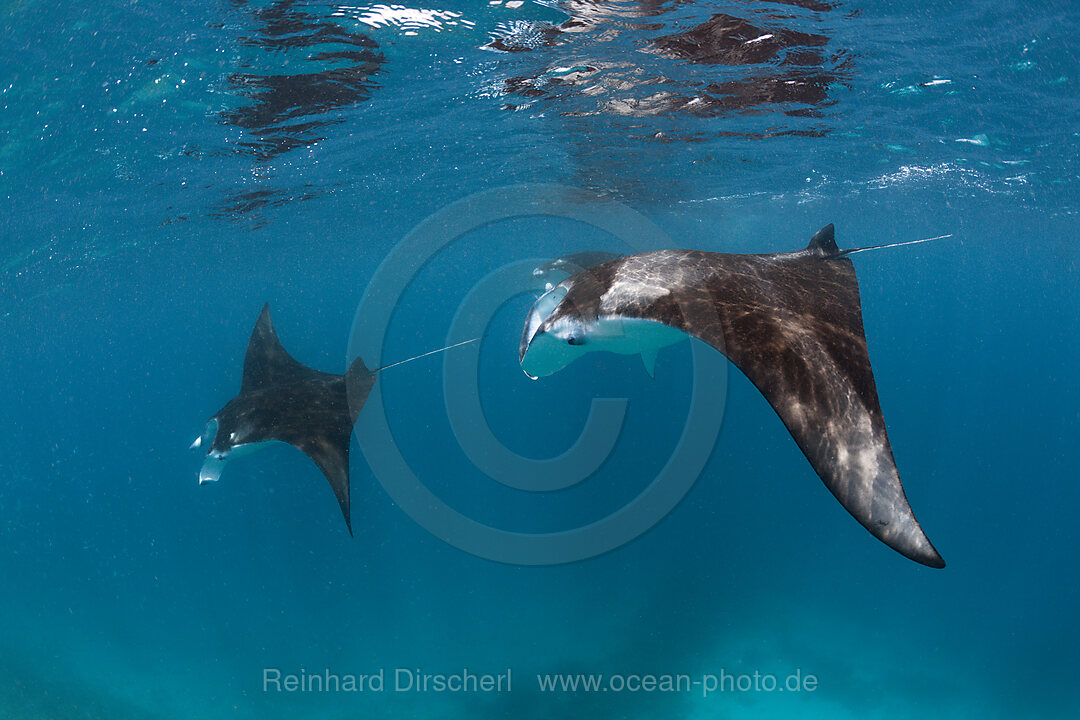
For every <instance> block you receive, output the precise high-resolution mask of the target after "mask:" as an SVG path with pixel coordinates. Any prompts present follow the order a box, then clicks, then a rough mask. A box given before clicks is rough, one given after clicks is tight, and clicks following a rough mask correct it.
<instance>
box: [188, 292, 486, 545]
mask: <svg viewBox="0 0 1080 720" xmlns="http://www.w3.org/2000/svg"><path fill="white" fill-rule="evenodd" d="M477 339H478V338H474V339H472V340H466V341H464V342H461V343H457V344H454V345H450V346H448V347H444V348H439V349H438V350H432V351H430V352H426V353H423V354H421V355H417V356H416V357H411V358H409V359H407V360H400V361H398V362H395V363H391V364H389V365H384V366H382V367H380V368H376V369H374V370H369V369H368V367H367V366H366V365H365V364H364V361H363V360H362V359H361V358H359V357H358V358H356V359H355V360H353V362H352V364H351V365H350V366H349V369H348V370H347V371H346V372H345V374H344V375H333V374H331V373H325V372H320V371H318V370H314V369H312V368H309V367H307V366H306V365H304V364H302V363H300V362H298V361H297V360H295V359H293V357H292V356H291V355H289V353H288V352H286V350H285V348H284V346H282V344H281V341H280V340H278V336H277V333H275V332H274V326H273V324H272V323H271V321H270V305H269V303H267V304H265V305H263V309H262V312H261V313H260V314H259V319H258V321H257V322H256V323H255V329H254V330H252V331H251V339H250V340H249V341H248V346H247V353H246V355H245V356H244V375H243V379H242V381H241V384H240V394H239V395H237V396H236V397H234V398H233V399H232V400H230V401H229V402H228V403H227V404H226V405H225V407H223V408H222V409H221V410H219V411H218V412H217V413H216V414H215V415H214V416H213V417H212V418H210V420H209V421H208V422H207V423H206V427H205V429H204V430H203V434H202V435H200V436H199V437H197V438H196V439H195V442H193V443H192V444H191V448H192V449H196V448H200V449H202V448H204V449H205V452H206V459H205V460H204V461H203V466H202V470H201V471H200V472H199V484H200V485H202V484H204V483H208V482H216V481H217V480H218V479H219V478H220V476H221V471H222V468H223V467H224V466H225V463H226V461H227V460H230V459H232V458H234V457H238V456H240V455H243V454H246V453H248V452H250V451H252V450H255V449H258V448H260V447H263V446H265V445H266V444H268V443H271V442H283V443H286V444H288V445H292V446H293V447H295V448H297V449H298V450H301V451H302V452H303V453H304V454H305V455H307V456H308V457H309V458H311V459H312V460H313V461H314V462H315V464H316V465H318V466H319V469H320V470H322V472H323V474H324V475H325V476H326V479H327V480H328V481H329V482H330V487H331V488H332V489H333V491H334V496H335V497H337V501H338V504H339V505H340V506H341V514H342V515H344V516H345V526H346V527H347V528H348V530H349V535H350V536H351V535H352V518H351V513H350V507H349V442H350V440H351V439H352V428H353V425H354V424H356V418H357V417H358V416H359V413H360V410H361V409H362V408H363V407H364V403H366V402H367V398H368V395H369V394H370V393H371V388H372V387H373V386H374V385H375V376H376V373H379V372H381V371H383V370H386V369H388V368H391V367H396V366H398V365H403V364H404V363H407V362H412V361H413V360H417V359H419V358H422V357H427V356H428V355H432V354H434V353H438V352H443V351H444V350H449V349H451V348H455V347H458V346H460V345H465V344H467V343H471V342H476V340H477Z"/></svg>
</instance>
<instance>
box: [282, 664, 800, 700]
mask: <svg viewBox="0 0 1080 720" xmlns="http://www.w3.org/2000/svg"><path fill="white" fill-rule="evenodd" d="M536 682H537V689H539V691H540V692H541V693H593V692H609V691H610V692H615V693H652V692H660V693H666V692H674V693H679V692H699V693H701V696H702V697H708V696H709V695H712V694H713V693H725V692H727V693H734V692H739V693H746V692H765V693H772V692H814V691H815V690H817V689H818V678H817V676H816V675H813V674H811V673H804V672H803V671H802V670H801V669H799V670H796V671H795V672H793V673H790V674H788V675H786V676H777V675H773V674H772V673H762V672H759V671H757V670H755V671H753V672H752V673H730V672H727V671H726V670H724V669H721V670H720V672H719V673H703V674H699V675H694V676H692V675H689V674H685V673H680V674H665V673H657V674H652V673H644V674H639V673H628V674H622V673H616V674H612V675H603V674H580V673H575V674H561V673H554V674H547V675H537V676H536ZM262 689H263V692H265V693H271V692H273V693H282V692H284V693H338V692H344V693H382V692H397V693H445V692H449V693H508V692H512V691H513V671H512V669H511V668H506V670H505V671H503V672H494V673H493V672H487V673H478V672H473V671H471V670H469V669H468V668H463V669H461V670H455V671H453V672H436V673H430V672H424V671H423V670H421V669H419V668H415V669H414V668H400V667H399V668H394V669H392V670H388V669H386V668H379V669H377V670H374V671H372V672H370V673H367V674H353V673H340V674H339V673H335V672H332V671H331V670H330V669H329V668H326V669H324V670H323V671H322V672H311V671H308V670H305V669H304V668H300V669H299V670H297V671H294V672H288V673H286V672H283V671H282V670H281V669H279V668H263V675H262Z"/></svg>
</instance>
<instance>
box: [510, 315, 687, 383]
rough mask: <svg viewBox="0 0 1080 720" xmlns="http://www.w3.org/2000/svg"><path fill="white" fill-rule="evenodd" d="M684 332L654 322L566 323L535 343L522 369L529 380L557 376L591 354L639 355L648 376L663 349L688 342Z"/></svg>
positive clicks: (611, 319) (618, 319)
mask: <svg viewBox="0 0 1080 720" xmlns="http://www.w3.org/2000/svg"><path fill="white" fill-rule="evenodd" d="M686 337H687V336H686V334H685V333H683V332H682V331H681V330H676V329H675V328H672V327H668V326H667V325H664V324H662V323H658V322H654V321H652V320H641V319H638V318H623V317H616V316H611V317H604V318H601V319H600V320H598V321H596V322H594V323H590V324H588V325H574V324H572V323H567V324H566V325H565V326H563V327H558V328H552V331H551V332H547V333H544V334H541V335H539V336H537V337H535V338H534V339H533V341H532V342H531V343H530V344H529V347H528V349H527V350H526V351H525V355H524V357H522V358H521V369H522V370H524V371H525V372H526V373H527V374H528V375H529V376H530V377H534V378H536V377H543V376H545V375H551V374H552V373H555V372H558V371H559V370H561V369H563V368H564V367H566V366H567V365H569V364H570V363H571V362H573V361H574V360H576V359H578V358H579V357H581V356H583V355H586V354H588V353H591V352H613V353H618V354H620V355H638V354H640V355H641V357H642V361H643V362H644V363H645V369H646V370H648V372H649V374H650V375H652V373H653V364H654V363H655V360H656V354H657V352H658V351H659V350H660V348H663V347H667V346H668V345H674V344H675V343H677V342H679V341H680V340H685V339H686Z"/></svg>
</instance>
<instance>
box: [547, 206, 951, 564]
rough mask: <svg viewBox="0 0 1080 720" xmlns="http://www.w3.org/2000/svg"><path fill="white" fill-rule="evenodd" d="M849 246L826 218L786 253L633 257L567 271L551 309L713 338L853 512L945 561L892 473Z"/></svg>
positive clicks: (903, 543) (919, 553)
mask: <svg viewBox="0 0 1080 720" xmlns="http://www.w3.org/2000/svg"><path fill="white" fill-rule="evenodd" d="M850 252H852V251H844V250H840V249H838V248H837V245H836V242H835V239H834V231H833V226H832V225H829V226H827V227H825V228H824V229H822V230H821V232H819V233H818V234H817V235H815V236H814V238H813V239H812V240H811V241H810V244H809V245H808V246H807V247H806V248H805V249H803V250H800V251H796V252H791V253H779V254H772V255H745V254H724V253H712V252H705V251H699V250H661V251H656V252H648V253H642V254H639V255H631V256H629V257H625V258H621V259H619V260H614V261H611V262H607V263H604V264H601V265H599V266H597V267H594V268H592V269H591V270H587V271H585V272H582V273H580V274H579V275H576V276H574V277H573V278H571V279H569V280H567V281H566V282H565V283H564V284H565V285H568V286H569V290H568V292H567V295H566V297H565V299H564V300H563V301H562V303H561V304H560V305H559V308H558V309H557V310H556V311H555V313H553V316H554V315H557V314H558V313H559V312H566V313H576V314H580V315H582V316H585V317H593V318H595V317H597V316H599V315H615V316H623V317H634V318H641V319H646V320H653V321H657V322H661V323H663V324H665V325H669V326H671V327H674V328H678V329H679V330H682V331H683V332H686V333H687V334H689V335H692V336H694V337H697V338H699V339H701V340H703V341H705V342H706V343H708V344H709V345H712V346H713V347H714V348H716V349H717V350H719V351H720V352H722V353H724V354H725V355H726V356H727V357H728V358H729V359H730V360H731V361H732V362H733V363H734V364H735V365H736V366H737V367H738V368H739V369H740V370H742V372H743V373H744V374H745V375H746V376H747V377H748V378H749V379H750V381H751V382H753V383H754V385H755V386H756V387H757V388H758V389H759V390H760V391H761V393H762V395H764V396H765V398H766V399H767V400H768V401H769V403H770V405H772V407H773V408H774V409H775V410H776V412H777V414H778V415H779V416H780V418H781V420H783V422H784V425H785V426H787V428H788V430H789V431H790V433H791V435H792V437H793V438H794V439H795V442H796V443H797V444H798V446H799V447H800V448H801V449H802V451H803V453H804V454H805V455H806V457H807V459H808V460H809V461H810V464H811V465H812V466H813V468H814V470H815V471H816V472H817V474H818V475H819V476H820V477H821V479H822V481H823V482H824V483H825V486H826V487H827V488H828V489H829V490H830V491H831V492H832V494H833V495H835V496H836V498H837V499H838V500H839V501H840V503H841V504H842V505H843V506H844V507H845V508H846V509H847V510H848V512H850V513H851V514H852V515H853V516H854V517H855V519H856V520H858V521H859V522H860V523H862V524H863V525H864V526H865V527H866V528H867V529H868V530H869V531H870V532H871V533H873V534H874V535H875V536H876V537H878V538H879V539H880V540H882V541H883V542H884V543H885V544H887V545H889V546H890V547H892V548H894V549H895V550H897V551H898V552H900V553H902V554H904V555H906V556H907V557H909V558H911V559H913V560H915V561H917V562H920V563H923V564H925V565H929V566H931V567H944V565H945V562H944V560H942V558H941V555H940V554H938V552H937V550H935V549H934V546H933V545H932V544H931V543H930V541H929V539H928V538H927V537H926V535H925V533H923V530H922V528H921V527H920V526H919V523H918V521H917V520H916V519H915V515H914V514H913V513H912V510H911V507H910V505H909V504H908V500H907V497H906V495H905V493H904V488H903V485H902V484H901V482H900V476H899V473H898V471H897V468H896V462H895V460H894V458H893V453H892V448H891V446H890V444H889V437H888V433H887V432H886V429H885V421H884V419H883V417H882V412H881V405H880V402H879V400H878V394H877V388H876V385H875V383H874V374H873V371H872V370H871V367H870V357H869V353H868V351H867V346H866V337H865V335H864V332H863V320H862V307H861V303H860V298H859V284H858V281H857V280H856V278H855V268H854V266H853V265H852V262H851V260H849V259H848V258H846V257H844V256H845V255H846V254H848V253H850ZM658 289H659V290H658ZM660 290H662V291H660Z"/></svg>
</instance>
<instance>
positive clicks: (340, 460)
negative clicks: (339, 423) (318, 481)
mask: <svg viewBox="0 0 1080 720" xmlns="http://www.w3.org/2000/svg"><path fill="white" fill-rule="evenodd" d="M349 440H350V438H349V437H348V436H346V437H345V439H344V442H342V441H341V439H340V438H337V439H333V438H311V439H310V440H307V441H304V442H298V443H294V445H295V447H297V448H299V449H300V450H302V451H303V452H304V454H305V455H307V456H308V457H309V458H311V459H312V460H313V461H314V462H315V464H316V465H318V466H319V469H320V470H322V471H323V475H325V476H326V479H327V480H328V481H329V482H330V488H331V489H332V490H333V491H334V497H336V498H337V501H338V505H339V506H340V507H341V514H342V515H343V516H344V517H345V527H347V528H348V529H349V536H350V537H352V534H353V531H352V512H351V508H350V490H349Z"/></svg>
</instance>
